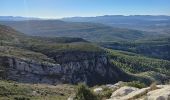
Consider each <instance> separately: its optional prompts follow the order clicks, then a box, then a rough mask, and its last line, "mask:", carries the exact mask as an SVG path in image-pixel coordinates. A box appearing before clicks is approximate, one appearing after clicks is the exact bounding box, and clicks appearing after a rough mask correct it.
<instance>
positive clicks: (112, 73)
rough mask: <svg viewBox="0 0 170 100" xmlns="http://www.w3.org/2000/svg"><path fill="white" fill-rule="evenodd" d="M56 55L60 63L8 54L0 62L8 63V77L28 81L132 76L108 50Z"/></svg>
mask: <svg viewBox="0 0 170 100" xmlns="http://www.w3.org/2000/svg"><path fill="white" fill-rule="evenodd" d="M79 58H81V59H79ZM53 59H55V60H56V62H59V64H54V63H44V62H37V61H33V60H27V59H20V58H15V57H7V56H5V57H0V63H1V64H3V66H5V70H6V79H9V80H14V81H18V82H27V83H48V84H58V83H72V84H76V83H79V82H84V83H87V84H88V85H95V84H102V83H110V82H112V83H113V82H117V81H119V80H122V78H123V77H128V76H127V74H126V73H124V72H122V71H121V70H119V69H118V68H116V67H114V66H111V65H110V63H109V61H108V58H107V57H106V56H105V55H104V54H95V53H91V54H89V53H87V54H85V53H83V54H81V53H79V54H63V55H55V57H54V58H53ZM68 59H69V60H68Z"/></svg>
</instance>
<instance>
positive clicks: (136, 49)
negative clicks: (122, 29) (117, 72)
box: [99, 36, 170, 60]
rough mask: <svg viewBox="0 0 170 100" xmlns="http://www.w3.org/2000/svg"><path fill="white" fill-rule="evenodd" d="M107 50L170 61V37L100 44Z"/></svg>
mask: <svg viewBox="0 0 170 100" xmlns="http://www.w3.org/2000/svg"><path fill="white" fill-rule="evenodd" d="M99 44H100V45H101V46H103V47H105V48H110V49H115V50H123V51H128V52H133V53H137V54H141V55H144V56H148V57H154V58H159V59H164V60H170V56H169V55H170V52H169V51H170V37H169V36H166V37H164V36H163V37H161V36H160V37H159V38H153V37H152V38H150V39H148V38H146V39H141V40H137V41H134V42H103V43H99Z"/></svg>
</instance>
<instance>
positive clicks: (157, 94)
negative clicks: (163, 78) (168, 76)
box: [147, 85, 170, 100]
mask: <svg viewBox="0 0 170 100" xmlns="http://www.w3.org/2000/svg"><path fill="white" fill-rule="evenodd" d="M147 100H170V85H169V86H164V87H163V88H161V89H156V90H153V91H150V92H148V93H147Z"/></svg>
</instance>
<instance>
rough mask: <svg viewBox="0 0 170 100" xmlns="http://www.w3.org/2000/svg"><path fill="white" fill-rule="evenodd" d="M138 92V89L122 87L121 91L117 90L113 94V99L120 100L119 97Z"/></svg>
mask: <svg viewBox="0 0 170 100" xmlns="http://www.w3.org/2000/svg"><path fill="white" fill-rule="evenodd" d="M137 90H138V88H134V87H128V86H124V87H121V88H120V89H118V90H116V91H115V92H113V94H112V96H111V98H119V97H122V96H125V95H128V94H129V93H131V92H133V91H137Z"/></svg>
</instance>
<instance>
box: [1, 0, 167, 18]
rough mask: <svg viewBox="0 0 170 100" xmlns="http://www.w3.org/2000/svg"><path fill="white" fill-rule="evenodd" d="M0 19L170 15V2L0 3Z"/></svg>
mask: <svg viewBox="0 0 170 100" xmlns="http://www.w3.org/2000/svg"><path fill="white" fill-rule="evenodd" d="M0 3H1V6H0V12H1V13H0V16H22V17H38V18H64V17H95V16H103V15H168V16H169V15H170V13H169V12H170V1H169V0H126V1H125V0H107V1H106V0H93V1H92V0H62V1H61V0H1V1H0Z"/></svg>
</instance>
